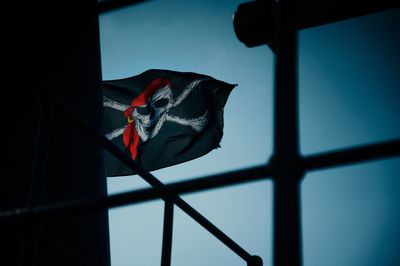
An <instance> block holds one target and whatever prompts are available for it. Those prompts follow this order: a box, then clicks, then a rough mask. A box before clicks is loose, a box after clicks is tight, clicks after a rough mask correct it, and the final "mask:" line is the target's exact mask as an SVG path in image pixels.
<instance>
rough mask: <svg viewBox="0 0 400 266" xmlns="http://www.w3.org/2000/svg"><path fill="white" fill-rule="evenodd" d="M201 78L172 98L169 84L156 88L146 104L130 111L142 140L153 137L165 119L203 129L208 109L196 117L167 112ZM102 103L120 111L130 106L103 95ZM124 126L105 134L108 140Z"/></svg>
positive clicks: (121, 132)
mask: <svg viewBox="0 0 400 266" xmlns="http://www.w3.org/2000/svg"><path fill="white" fill-rule="evenodd" d="M201 81H202V80H195V81H193V82H191V83H190V84H188V85H187V86H186V88H185V89H184V90H183V91H182V93H181V94H180V95H178V97H176V98H174V95H173V94H172V91H171V88H170V86H169V85H166V86H164V87H163V88H161V89H159V90H157V91H156V92H155V93H154V94H153V95H152V96H151V97H150V98H149V99H148V101H147V103H146V104H144V105H141V106H137V107H135V108H134V109H133V111H132V118H133V120H134V121H135V128H136V131H137V133H138V135H139V137H140V138H141V140H142V141H143V142H145V141H146V140H148V139H151V138H153V137H154V136H156V135H157V134H158V132H159V131H160V129H161V127H162V126H163V124H164V123H165V122H166V121H169V122H172V123H177V124H180V125H182V126H189V127H191V128H192V129H193V130H195V131H196V132H200V131H201V130H203V128H204V127H205V125H206V124H207V121H208V110H207V111H206V112H205V113H204V114H203V115H201V116H199V117H196V118H183V117H179V116H175V115H171V114H169V110H170V109H171V108H173V107H175V106H177V105H179V104H180V103H182V101H183V100H185V99H186V97H187V96H188V95H189V94H190V92H191V91H192V90H193V89H194V88H195V87H196V86H197V85H198V84H199V83H200V82H201ZM103 104H104V106H105V107H109V108H112V109H115V110H118V111H121V112H124V111H125V110H126V109H128V108H130V106H129V105H125V104H122V103H118V102H115V101H113V100H111V99H108V98H107V97H105V96H103ZM125 128H126V126H124V127H121V128H117V129H115V130H114V131H112V132H110V133H108V134H106V137H107V138H108V139H109V140H112V139H114V138H116V137H118V136H120V135H122V134H123V132H124V130H125Z"/></svg>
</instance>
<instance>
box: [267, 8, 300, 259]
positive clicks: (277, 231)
mask: <svg viewBox="0 0 400 266" xmlns="http://www.w3.org/2000/svg"><path fill="white" fill-rule="evenodd" d="M274 5H275V8H274V10H275V14H274V15H275V33H276V42H277V46H276V48H277V50H276V58H275V60H276V61H275V91H274V93H275V94H274V97H275V99H274V103H275V106H274V154H273V156H272V158H271V162H270V163H271V166H272V168H273V172H274V178H273V180H274V184H273V186H274V188H273V193H274V196H273V197H274V207H273V208H274V211H273V212H274V213H273V217H274V218H273V226H274V236H273V249H274V250H273V262H274V265H275V266H281V265H282V266H284V265H291V266H296V265H301V264H302V262H301V234H300V232H301V231H300V206H299V205H300V204H299V198H300V181H301V178H302V176H303V174H302V170H301V163H300V156H299V144H298V117H297V108H298V107H297V32H296V26H295V22H296V19H295V15H296V1H295V0H280V1H275V2H274Z"/></svg>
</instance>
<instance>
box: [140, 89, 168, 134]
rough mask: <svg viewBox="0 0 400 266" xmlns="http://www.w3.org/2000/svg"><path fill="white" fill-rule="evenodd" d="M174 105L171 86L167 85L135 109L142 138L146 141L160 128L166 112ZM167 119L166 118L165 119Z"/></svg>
mask: <svg viewBox="0 0 400 266" xmlns="http://www.w3.org/2000/svg"><path fill="white" fill-rule="evenodd" d="M173 106H174V99H173V95H172V92H171V89H170V87H169V86H168V85H167V86H165V87H163V88H161V89H159V90H158V91H156V92H155V93H154V95H153V96H152V97H151V98H150V99H149V100H148V102H147V103H146V104H144V105H142V106H138V107H136V108H135V109H134V110H133V113H132V116H133V119H134V120H135V127H136V130H137V131H138V134H139V136H140V138H141V139H142V140H143V141H146V140H147V139H148V137H149V136H150V138H152V137H153V136H154V135H155V134H157V133H158V131H159V130H160V126H157V125H161V123H162V122H160V121H162V120H163V118H164V117H165V114H166V113H167V112H168V111H169V109H171V107H173ZM164 120H165V119H164Z"/></svg>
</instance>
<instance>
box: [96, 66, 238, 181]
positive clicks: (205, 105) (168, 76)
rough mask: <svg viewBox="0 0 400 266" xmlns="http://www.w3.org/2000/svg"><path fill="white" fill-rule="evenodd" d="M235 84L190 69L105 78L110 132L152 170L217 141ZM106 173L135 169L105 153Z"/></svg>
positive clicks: (183, 159) (198, 152) (106, 118)
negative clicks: (122, 77)
mask: <svg viewBox="0 0 400 266" xmlns="http://www.w3.org/2000/svg"><path fill="white" fill-rule="evenodd" d="M235 86H236V85H233V84H228V83H225V82H223V81H219V80H216V79H214V78H212V77H210V76H206V75H201V74H197V73H191V72H176V71H170V70H155V69H154V70H148V71H146V72H143V73H142V74H140V75H137V76H133V77H130V78H125V79H118V80H107V81H103V82H102V90H103V104H104V121H105V125H104V128H105V133H106V137H107V138H108V139H109V140H111V141H112V142H113V143H114V144H115V145H117V146H119V147H120V148H121V149H124V150H125V151H126V152H127V153H128V154H129V156H131V157H132V159H133V160H136V161H137V162H138V163H139V164H140V165H141V166H142V167H143V168H144V169H146V170H148V171H152V170H156V169H160V168H163V167H167V166H171V165H175V164H179V163H182V162H186V161H189V160H192V159H195V158H197V157H200V156H202V155H205V154H207V153H208V152H210V151H211V150H213V149H215V148H217V147H219V143H220V141H221V138H222V134H223V109H224V106H225V103H226V101H227V99H228V96H229V94H230V92H231V91H232V89H233V88H234V87H235ZM106 174H107V176H109V177H111V176H121V175H132V174H135V173H134V172H133V171H132V170H131V169H130V168H128V167H127V166H125V165H124V164H122V163H121V162H119V160H118V159H116V158H115V157H114V156H112V155H110V154H107V155H106Z"/></svg>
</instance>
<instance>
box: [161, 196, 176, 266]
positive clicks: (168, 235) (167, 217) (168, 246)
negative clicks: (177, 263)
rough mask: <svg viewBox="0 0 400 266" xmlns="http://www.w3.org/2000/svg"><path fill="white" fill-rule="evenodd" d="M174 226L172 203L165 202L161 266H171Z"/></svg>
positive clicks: (169, 201)
mask: <svg viewBox="0 0 400 266" xmlns="http://www.w3.org/2000/svg"><path fill="white" fill-rule="evenodd" d="M173 224H174V202H173V201H172V200H166V201H165V205H164V226H163V240H162V251H161V266H170V265H171V252H172V232H173Z"/></svg>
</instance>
